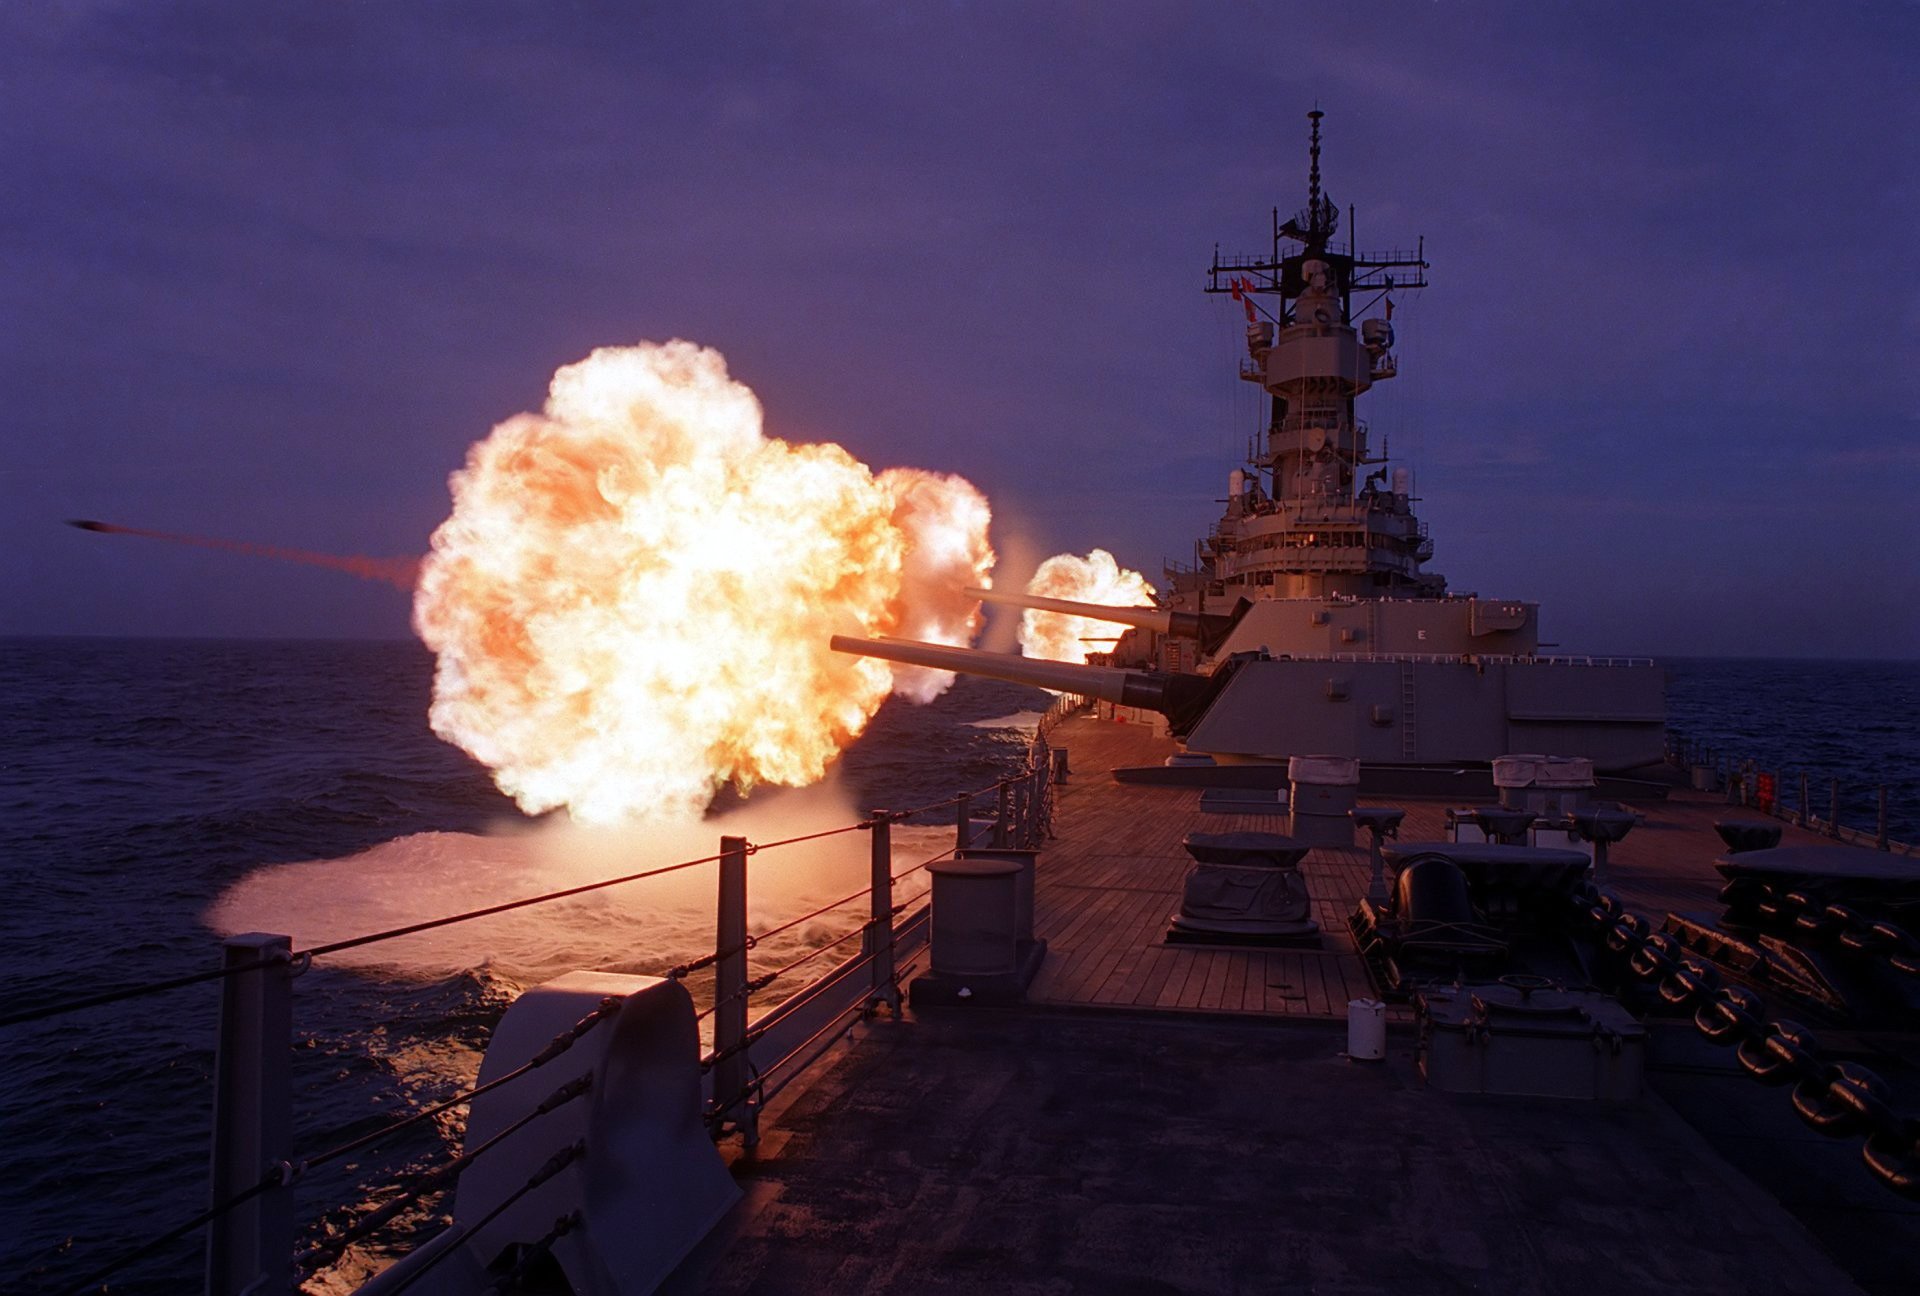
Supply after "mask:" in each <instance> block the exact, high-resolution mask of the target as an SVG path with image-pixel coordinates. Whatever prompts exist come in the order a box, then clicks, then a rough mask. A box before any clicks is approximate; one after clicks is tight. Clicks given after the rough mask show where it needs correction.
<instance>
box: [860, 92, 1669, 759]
mask: <svg viewBox="0 0 1920 1296" xmlns="http://www.w3.org/2000/svg"><path fill="white" fill-rule="evenodd" d="M1320 117H1321V114H1320V113H1319V112H1318V111H1316V112H1314V113H1313V114H1311V143H1310V158H1311V161H1310V166H1309V171H1308V181H1307V201H1306V204H1305V205H1304V206H1303V207H1301V208H1300V209H1299V211H1298V212H1297V213H1295V214H1294V215H1292V216H1290V217H1288V218H1286V219H1285V220H1282V219H1281V217H1280V214H1279V210H1278V209H1277V208H1276V209H1275V211H1274V215H1273V233H1272V246H1271V248H1270V249H1268V250H1267V251H1265V252H1263V253H1262V254H1259V255H1254V256H1237V257H1226V258H1222V257H1221V255H1220V254H1219V252H1218V251H1217V250H1216V252H1215V254H1214V258H1213V262H1212V264H1211V265H1210V266H1209V267H1208V269H1207V286H1206V291H1207V292H1209V293H1231V294H1232V296H1233V297H1234V299H1235V300H1237V301H1239V302H1241V303H1242V304H1243V305H1244V308H1245V311H1246V318H1247V332H1246V338H1247V354H1248V358H1247V360H1245V361H1244V362H1243V363H1242V365H1241V368H1240V375H1239V376H1240V378H1241V379H1243V380H1245V381H1247V382H1250V383H1253V384H1255V385H1257V386H1258V387H1260V389H1261V390H1262V392H1263V393H1264V394H1265V395H1266V397H1267V403H1268V408H1269V410H1270V416H1269V418H1268V421H1267V424H1266V426H1265V428H1264V429H1263V437H1264V442H1265V445H1264V449H1263V450H1262V451H1261V452H1260V453H1258V454H1256V455H1252V456H1251V457H1250V458H1249V460H1248V462H1247V463H1246V464H1244V465H1242V466H1236V467H1235V468H1233V469H1232V470H1231V471H1230V472H1229V474H1228V478H1227V499H1226V511H1225V513H1224V515H1223V516H1222V517H1221V518H1220V519H1219V521H1218V522H1216V523H1215V524H1214V525H1213V527H1212V529H1211V531H1210V532H1209V533H1208V535H1207V536H1206V537H1205V538H1204V539H1203V540H1201V541H1200V542H1199V543H1198V544H1197V545H1196V547H1195V548H1196V553H1197V556H1198V561H1197V563H1196V564H1195V565H1194V566H1192V567H1185V568H1180V567H1170V568H1168V570H1167V572H1166V576H1167V578H1168V582H1167V596H1166V598H1165V599H1164V601H1163V605H1162V606H1160V607H1156V608H1151V609H1141V608H1114V607H1103V606H1098V605H1091V604H1083V603H1075V602H1071V601H1068V600H1061V599H1050V598H1040V597H1034V596H1029V595H1021V594H1017V593H1012V592H1002V591H995V590H976V591H974V593H975V594H977V595H978V596H979V597H981V598H983V599H986V600H988V601H991V602H995V603H1003V604H1011V605H1014V606H1020V607H1026V608H1031V609H1035V610H1039V611H1042V612H1047V613H1053V614H1065V615H1079V616H1083V617H1086V618H1089V619H1090V620H1094V621H1099V622H1103V623H1108V624H1115V625H1119V626H1123V627H1125V633H1124V635H1123V636H1122V637H1121V638H1120V639H1119V641H1118V642H1117V643H1116V644H1115V645H1114V646H1113V648H1112V650H1111V651H1110V652H1108V653H1106V654H1103V655H1102V657H1103V661H1102V664H1103V665H1106V666H1108V667H1110V668H1117V667H1130V668H1133V674H1132V675H1131V676H1128V677H1127V679H1128V680H1130V681H1131V682H1130V683H1128V682H1125V681H1123V680H1122V678H1121V677H1120V676H1118V675H1114V674H1112V673H1109V674H1106V675H1097V674H1082V675H1079V676H1070V675H1068V674H1066V673H1064V672H1060V671H1053V672H1050V673H1048V675H1047V678H1045V679H1042V678H1040V676H1039V675H1038V674H1036V673H1035V671H1034V669H1033V668H1032V666H1031V664H1028V663H1019V664H1015V663H1012V662H1000V663H995V662H992V661H990V660H988V659H987V657H986V656H985V655H984V654H979V653H974V652H970V651H968V650H962V649H945V650H941V649H937V648H935V647H934V646H932V645H922V646H917V647H907V646H904V645H874V646H869V647H867V648H864V649H861V651H865V652H868V653H870V654H872V655H875V656H881V657H890V658H892V659H893V660H896V661H910V660H920V661H922V662H923V663H925V662H930V661H932V660H934V659H935V658H937V659H938V660H939V661H940V662H941V663H942V665H943V668H944V669H949V670H962V671H973V672H975V673H979V674H993V675H996V676H998V677H999V678H1003V679H1013V680H1018V681H1021V682H1028V683H1035V684H1040V685H1041V686H1043V687H1049V688H1057V687H1066V688H1069V689H1073V690H1074V691H1079V692H1085V693H1090V694H1095V695H1098V696H1101V697H1103V698H1107V699H1108V700H1110V701H1115V702H1126V703H1132V702H1136V701H1142V700H1144V702H1143V704H1144V705H1147V706H1150V707H1156V708H1158V709H1160V710H1162V711H1163V713H1164V714H1165V715H1166V716H1167V719H1168V721H1169V724H1170V726H1171V732H1172V734H1173V736H1174V737H1176V738H1178V739H1179V740H1180V741H1181V743H1182V746H1183V748H1184V751H1185V753H1186V754H1188V755H1189V756H1192V757H1194V758H1195V760H1194V762H1192V763H1189V764H1188V765H1186V766H1185V767H1184V768H1183V769H1182V770H1181V772H1180V774H1179V775H1168V776H1164V777H1170V778H1172V777H1178V778H1181V779H1183V780H1184V781H1186V782H1188V783H1189V784H1192V783H1207V782H1214V783H1220V782H1223V781H1224V782H1230V783H1232V784H1234V785H1237V786H1248V785H1249V784H1255V785H1257V784H1258V783H1260V781H1261V774H1260V772H1259V770H1258V769H1257V768H1253V769H1249V768H1246V767H1249V766H1253V767H1260V766H1264V767H1266V771H1267V774H1266V778H1267V781H1268V783H1269V785H1274V786H1277V782H1278V780H1279V779H1281V778H1282V777H1283V775H1284V766H1285V763H1286V761H1287V760H1288V759H1289V758H1291V757H1294V756H1300V755H1308V754H1324V753H1330V752H1332V753H1340V754H1343V755H1347V756H1350V757H1352V758H1354V759H1357V760H1358V761H1359V762H1360V764H1361V771H1362V785H1363V786H1364V787H1366V788H1367V789H1368V790H1370V791H1371V790H1377V791H1382V792H1398V793H1419V794H1429V795H1452V796H1467V795H1485V794H1486V793H1487V792H1488V791H1490V788H1489V787H1488V786H1487V782H1488V777H1489V775H1490V771H1491V769H1492V764H1493V761H1494V760H1495V759H1496V758H1498V757H1502V756H1505V755H1508V754H1510V753H1529V752H1537V753H1544V754H1547V755H1554V756H1562V757H1574V758H1580V759H1585V760H1589V761H1591V762H1592V763H1593V765H1594V767H1595V769H1596V771H1597V772H1598V774H1599V775H1600V776H1601V777H1602V778H1603V779H1604V780H1606V781H1607V786H1608V787H1609V789H1610V790H1611V791H1613V792H1615V793H1616V794H1621V793H1636V794H1638V795H1657V794H1658V789H1659V787H1660V785H1661V783H1662V781H1663V777H1664V776H1663V773H1662V769H1661V767H1662V765H1663V762H1664V760H1665V733H1666V726H1665V721H1666V707H1665V700H1664V677H1663V674H1662V672H1661V670H1660V668H1659V666H1658V665H1657V664H1656V663H1655V662H1653V661H1652V660H1650V659H1646V658H1593V657H1558V656H1551V655H1542V654H1541V651H1540V648H1541V643H1540V628H1539V627H1540V608H1539V605H1538V604H1536V603H1532V602H1528V601H1525V600H1521V599H1506V598H1480V597H1477V596H1474V595H1449V594H1448V593H1447V582H1446V579H1445V578H1444V577H1443V576H1440V575H1438V574H1436V573H1433V572H1430V571H1427V570H1426V569H1425V566H1424V564H1425V563H1426V561H1427V560H1428V559H1429V558H1431V557H1432V556H1433V551H1434V547H1433V540H1432V537H1431V536H1430V534H1429V532H1428V528H1427V525H1426V523H1424V522H1422V521H1421V520H1420V519H1419V517H1418V515H1417V514H1416V512H1415V509H1414V504H1415V502H1416V501H1415V499H1414V496H1413V493H1412V488H1411V475H1410V473H1409V471H1408V469H1407V468H1405V467H1404V466H1402V467H1393V466H1391V464H1390V461H1389V460H1388V459H1387V458H1386V456H1385V455H1384V454H1382V453H1377V452H1376V450H1375V447H1374V446H1373V443H1372V441H1371V438H1370V434H1369V429H1368V426H1367V423H1366V422H1365V420H1363V419H1361V418H1359V417H1357V414H1356V410H1357V402H1358V401H1359V400H1360V398H1361V397H1362V396H1363V395H1364V394H1365V393H1366V392H1367V391H1368V390H1369V389H1370V388H1371V387H1373V386H1375V385H1377V384H1379V383H1383V382H1386V381H1388V380H1390V379H1392V378H1393V377H1395V376H1396V374H1397V373H1398V370H1399V365H1398V360H1397V358H1396V357H1395V355H1394V353H1393V343H1394V333H1393V325H1392V322H1391V314H1392V294H1393V293H1394V292H1396V291H1400V292H1407V291H1412V290H1417V289H1420V288H1424V287H1425V286H1426V285H1427V280H1426V271H1427V269H1428V265H1427V261H1426V257H1425V255H1424V250H1423V248H1424V240H1422V250H1420V251H1414V252H1400V251H1392V252H1379V253H1366V252H1362V251H1360V250H1359V249H1358V248H1357V247H1356V246H1354V245H1353V244H1351V243H1349V244H1347V245H1345V246H1338V245H1336V244H1335V243H1334V239H1335V236H1336V234H1337V233H1338V231H1339V209H1338V208H1337V207H1336V206H1335V204H1334V202H1333V200H1332V199H1331V198H1330V197H1329V196H1328V195H1327V194H1326V193H1324V192H1323V191H1322V188H1321V180H1320ZM1262 300H1270V301H1272V302H1273V303H1274V306H1273V308H1272V309H1271V310H1270V311H1269V310H1265V309H1263V308H1259V307H1257V306H1256V303H1258V302H1260V301H1262ZM1357 301H1358V302H1359V303H1360V304H1359V305H1358V307H1356V302H1357ZM1368 302H1371V303H1372V304H1373V305H1374V306H1377V307H1378V308H1379V309H1380V311H1381V313H1380V314H1379V315H1377V316H1375V317H1372V318H1366V319H1361V318H1360V315H1362V314H1364V313H1365V311H1366V310H1367V309H1368V308H1369V307H1368V305H1367V303H1368ZM1368 470H1371V471H1368ZM837 646H842V647H847V648H853V647H855V645H853V644H852V643H851V642H848V641H842V642H841V643H839V644H838V645H837ZM1187 677H1200V678H1199V679H1196V678H1187ZM1073 679H1079V680H1082V681H1083V683H1081V684H1080V685H1079V686H1078V687H1077V688H1076V687H1075V686H1074V685H1073V683H1072V682H1071V681H1072V680H1073ZM1200 679H1204V681H1205V683H1204V685H1203V684H1202V683H1201V682H1200ZM1202 758H1204V761H1205V762H1206V763H1212V764H1217V765H1221V766H1232V767H1238V768H1233V769H1230V770H1228V771H1226V772H1224V773H1220V774H1208V773H1204V772H1200V771H1199V770H1196V768H1195V765H1196V764H1199V763H1201V760H1202ZM1143 776H1144V775H1142V776H1140V777H1143ZM1635 783H1638V784H1640V785H1641V786H1640V787H1638V788H1637V789H1636V788H1634V787H1632V785H1633V784H1635Z"/></svg>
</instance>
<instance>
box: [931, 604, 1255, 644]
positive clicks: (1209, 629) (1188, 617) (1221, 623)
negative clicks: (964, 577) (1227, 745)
mask: <svg viewBox="0 0 1920 1296" xmlns="http://www.w3.org/2000/svg"><path fill="white" fill-rule="evenodd" d="M967 593H968V594H969V595H970V596H972V597H973V598H977V599H979V600H981V601H982V602H984V603H1001V604H1004V605H1006V606H1007V607H1017V608H1033V609H1035V610H1036V611H1040V612H1058V613H1060V614H1061V615H1063V616H1078V617H1087V618H1089V619H1091V620H1094V621H1113V622H1117V623H1118V624H1120V625H1126V626H1133V627H1134V628H1135V629H1138V630H1151V631H1153V632H1154V633H1155V634H1164V635H1178V636H1179V637H1181V638H1184V639H1198V640H1200V642H1201V643H1202V644H1203V645H1205V646H1206V647H1207V650H1208V651H1209V652H1211V651H1212V650H1213V647H1214V646H1215V645H1217V644H1218V643H1219V642H1220V641H1221V640H1222V639H1224V638H1226V636H1227V632H1228V631H1229V630H1231V629H1233V624H1234V622H1236V621H1238V620H1239V619H1240V614H1241V612H1243V611H1244V610H1245V609H1246V607H1247V606H1248V605H1247V603H1246V600H1244V599H1243V600H1241V606H1240V607H1237V608H1235V609H1234V610H1233V612H1232V613H1230V614H1228V615H1220V614H1218V613H1213V612H1170V611H1168V610H1167V609H1165V608H1156V607H1115V606H1113V605H1111V604H1107V603H1078V602H1075V601H1074V600H1073V599H1057V598H1046V597H1044V596H1042V595H1039V594H1015V593H1014V592H1013V591H1011V590H990V589H970V590H968V591H967Z"/></svg>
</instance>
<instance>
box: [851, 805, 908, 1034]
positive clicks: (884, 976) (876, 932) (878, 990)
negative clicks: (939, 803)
mask: <svg viewBox="0 0 1920 1296" xmlns="http://www.w3.org/2000/svg"><path fill="white" fill-rule="evenodd" d="M871 823H872V828H871V831H872V833H873V895H872V900H873V906H872V908H871V909H870V910H869V911H868V913H869V917H868V918H867V930H866V934H865V935H863V936H862V937H861V938H860V945H861V952H862V953H864V954H865V955H866V956H867V958H868V959H870V960H871V962H870V963H868V965H867V966H868V967H869V968H871V969H872V972H873V976H872V979H871V981H870V982H869V984H871V985H872V987H873V997H872V1000H871V1002H874V1003H879V1002H880V1001H882V1000H885V1001H886V1005H887V1007H888V1008H890V1009H891V1010H892V1011H893V1015H894V1016H896V1017H898V1016H899V1015H900V987H899V986H898V985H896V984H894V980H893V823H892V821H891V820H890V819H888V817H887V812H886V811H884V810H875V811H874V812H873V819H872V820H871Z"/></svg>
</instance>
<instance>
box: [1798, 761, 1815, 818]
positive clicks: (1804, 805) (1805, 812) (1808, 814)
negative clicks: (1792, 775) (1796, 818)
mask: <svg viewBox="0 0 1920 1296" xmlns="http://www.w3.org/2000/svg"><path fill="white" fill-rule="evenodd" d="M1812 821H1813V797H1812V795H1811V794H1810V793H1809V792H1808V791H1807V772H1806V771H1805V770H1801V771H1800V826H1801V827H1802V828H1805V827H1806V826H1807V825H1808V824H1809V823H1811V822H1812Z"/></svg>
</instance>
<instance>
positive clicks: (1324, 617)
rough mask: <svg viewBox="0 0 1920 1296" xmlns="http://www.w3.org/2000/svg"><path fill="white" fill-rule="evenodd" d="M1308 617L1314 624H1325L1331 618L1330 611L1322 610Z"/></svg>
mask: <svg viewBox="0 0 1920 1296" xmlns="http://www.w3.org/2000/svg"><path fill="white" fill-rule="evenodd" d="M1308 619H1309V620H1310V621H1312V623H1313V624H1314V625H1325V624H1326V623H1327V622H1328V621H1330V620H1332V619H1333V617H1332V614H1331V613H1329V612H1326V611H1324V610H1322V611H1319V612H1315V613H1314V614H1313V616H1312V617H1310V618H1308Z"/></svg>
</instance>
